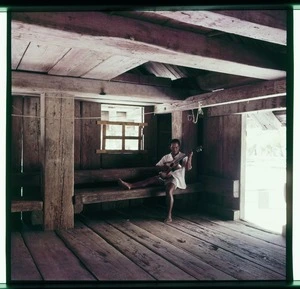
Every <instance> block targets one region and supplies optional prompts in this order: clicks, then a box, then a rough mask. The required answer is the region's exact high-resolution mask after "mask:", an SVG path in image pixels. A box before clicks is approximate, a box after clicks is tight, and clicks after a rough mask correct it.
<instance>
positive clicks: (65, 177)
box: [41, 93, 74, 230]
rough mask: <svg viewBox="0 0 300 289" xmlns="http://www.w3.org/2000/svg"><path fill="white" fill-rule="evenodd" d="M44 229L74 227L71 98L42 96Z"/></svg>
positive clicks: (72, 100)
mask: <svg viewBox="0 0 300 289" xmlns="http://www.w3.org/2000/svg"><path fill="white" fill-rule="evenodd" d="M41 144H42V150H43V156H44V158H43V176H44V178H43V187H44V230H56V229H67V228H73V227H74V209H73V202H72V196H73V194H74V98H73V97H72V96H68V95H65V94H61V93H46V94H43V95H41Z"/></svg>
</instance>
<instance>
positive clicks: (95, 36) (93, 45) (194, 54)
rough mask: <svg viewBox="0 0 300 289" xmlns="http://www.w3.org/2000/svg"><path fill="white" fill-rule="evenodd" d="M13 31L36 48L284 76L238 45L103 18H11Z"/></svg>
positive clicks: (33, 15)
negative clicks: (58, 47) (87, 51)
mask: <svg viewBox="0 0 300 289" xmlns="http://www.w3.org/2000/svg"><path fill="white" fill-rule="evenodd" d="M116 27H118V29H116ZM11 28H12V38H13V39H22V40H24V41H30V42H31V41H32V42H35V43H41V44H46V43H48V44H49V45H50V44H52V45H61V46H64V47H70V48H71V47H75V48H81V49H82V48H83V49H85V48H89V49H92V50H96V51H101V52H103V53H113V54H116V55H123V56H128V57H134V58H137V59H141V60H145V61H155V62H161V63H168V64H173V65H179V66H186V67H192V68H197V69H203V70H209V71H215V72H220V73H228V74H233V75H240V76H245V77H253V78H258V79H264V80H271V79H278V78H282V77H285V76H286V71H285V70H283V69H282V68H280V67H278V65H277V64H275V62H274V61H271V59H268V57H266V55H259V54H257V52H255V51H253V50H251V49H248V48H246V47H245V46H242V45H239V44H237V43H231V42H224V41H220V40H218V39H211V38H209V37H205V36H203V35H200V34H197V33H194V32H188V31H180V30H176V29H173V28H168V27H164V26H161V25H157V24H152V23H148V22H144V21H140V20H136V19H130V18H126V17H121V16H116V15H109V14H105V13H102V12H55V13H53V12H40V13H28V12H22V13H12V24H11ZM166 36H167V37H166ZM12 49H13V47H12Z"/></svg>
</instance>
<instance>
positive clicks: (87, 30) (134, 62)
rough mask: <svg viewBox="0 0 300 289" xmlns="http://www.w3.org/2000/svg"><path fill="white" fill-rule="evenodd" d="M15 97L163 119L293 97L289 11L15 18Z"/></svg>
mask: <svg viewBox="0 0 300 289" xmlns="http://www.w3.org/2000/svg"><path fill="white" fill-rule="evenodd" d="M11 29H12V33H11V41H12V44H11V55H12V64H11V69H12V93H13V94H19V95H39V94H41V93H44V92H57V91H62V92H65V93H68V94H71V95H75V97H76V98H77V99H85V100H92V101H99V102H103V103H127V104H138V105H140V104H142V105H155V109H156V112H157V113H166V112H169V111H173V110H176V109H180V110H184V109H190V108H197V107H198V106H199V105H200V104H201V105H202V106H203V107H205V106H213V105H219V104H226V103H234V102H241V101H243V100H245V101H248V100H253V99H256V98H257V99H264V98H270V97H273V96H282V95H285V91H286V87H285V78H286V72H287V67H286V63H287V10H285V9H281V10H271V9H269V10H222V11H219V10H210V11H209V10H203V9H202V10H201V9H194V10H192V9H187V8H185V10H180V11H178V9H176V7H174V9H170V8H169V9H168V10H163V9H160V10H159V9H154V8H153V9H152V10H151V9H148V10H145V9H144V10H143V9H141V10H139V11H137V10H128V11H124V10H123V11H121V10H117V9H116V10H113V11H112V10H104V9H100V8H99V10H96V9H93V11H76V10H73V11H65V10H64V11H55V10H54V9H52V10H51V11H45V9H44V11H38V12H31V11H28V10H27V11H15V12H12V14H11Z"/></svg>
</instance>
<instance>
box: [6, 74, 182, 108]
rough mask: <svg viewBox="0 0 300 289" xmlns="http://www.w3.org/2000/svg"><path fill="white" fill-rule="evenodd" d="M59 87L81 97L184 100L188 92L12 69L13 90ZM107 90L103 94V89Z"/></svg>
mask: <svg viewBox="0 0 300 289" xmlns="http://www.w3.org/2000/svg"><path fill="white" fill-rule="evenodd" d="M57 89H59V91H60V92H62V93H68V94H71V95H74V96H76V97H80V98H88V99H97V100H107V101H110V102H113V103H116V102H118V101H131V102H135V101H136V102H138V101H140V102H143V103H148V104H157V103H161V102H172V101H174V100H182V99H184V97H185V96H186V95H185V94H186V92H183V91H178V89H177V90H174V89H171V88H170V87H166V86H163V87H161V86H152V85H146V84H131V83H122V82H117V81H116V82H114V81H100V80H92V79H82V78H75V77H62V76H53V75H45V74H37V73H29V72H17V71H13V72H12V93H13V94H16V95H17V94H19V95H22V94H24V93H26V94H33V95H40V94H41V93H45V92H47V93H55V92H56V91H57ZM101 91H102V92H103V94H100V92H101Z"/></svg>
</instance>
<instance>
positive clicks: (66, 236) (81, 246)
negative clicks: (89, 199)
mask: <svg viewBox="0 0 300 289" xmlns="http://www.w3.org/2000/svg"><path fill="white" fill-rule="evenodd" d="M57 234H58V235H59V236H60V237H61V238H62V239H63V240H64V242H65V243H66V244H67V245H68V246H69V247H71V248H72V251H73V252H74V254H76V256H77V257H78V258H80V260H81V262H82V263H83V264H84V265H85V266H86V267H87V268H88V269H89V270H90V272H92V274H93V275H94V276H95V277H96V278H97V279H98V280H101V281H105V280H109V281H117V280H119V281H120V280H121V281H125V280H155V279H154V278H153V277H152V276H151V275H150V274H148V273H147V272H145V271H144V270H143V269H141V268H140V267H139V266H138V265H136V264H135V263H134V262H133V261H132V260H130V259H128V258H127V257H126V256H124V255H123V254H122V253H121V252H119V251H118V250H117V249H116V248H114V247H113V246H112V245H111V244H109V243H107V242H106V241H105V240H104V239H103V238H101V237H100V236H99V235H97V234H96V233H95V232H94V231H92V230H91V229H89V228H87V227H86V226H84V225H82V224H80V223H76V227H75V228H74V229H69V230H59V231H57Z"/></svg>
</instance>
